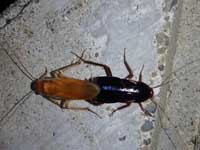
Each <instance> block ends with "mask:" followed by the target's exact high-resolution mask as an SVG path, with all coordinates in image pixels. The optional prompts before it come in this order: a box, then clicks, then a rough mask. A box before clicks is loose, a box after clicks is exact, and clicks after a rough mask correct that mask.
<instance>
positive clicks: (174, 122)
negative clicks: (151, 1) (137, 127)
mask: <svg viewBox="0 0 200 150" xmlns="http://www.w3.org/2000/svg"><path fill="white" fill-rule="evenodd" d="M166 6H167V5H166ZM199 6H200V2H199V1H198V0H196V1H187V0H179V1H178V3H177V6H176V9H173V11H174V12H175V15H174V20H173V22H171V23H170V22H169V26H168V27H169V29H170V34H169V35H170V36H169V44H168V46H167V45H166V47H167V50H168V54H167V55H166V58H167V60H168V61H167V62H166V72H165V74H164V76H166V77H167V76H168V75H170V74H172V73H173V72H175V74H173V77H172V78H174V79H176V80H174V81H173V82H172V83H171V84H170V85H168V86H165V87H162V88H161V92H160V95H161V96H160V98H161V105H163V106H165V110H166V113H165V114H163V113H161V118H162V119H160V118H159V117H157V122H156V130H155V132H154V136H153V138H152V139H153V140H152V143H153V144H152V147H151V149H158V150H161V149H162V150H174V149H177V150H199V149H200V146H199V144H200V143H199V134H200V132H199V129H200V128H199V125H200V123H199V121H200V118H199V116H200V111H199V108H200V106H199V101H200V98H199V97H200V94H199V88H200V86H199V84H200V80H199V76H200V73H199V71H200V70H199V64H200V60H199V59H200V57H199V56H200V50H199V32H200V26H199V21H200V19H199V15H200V14H199V10H200V9H199V8H200V7H199ZM166 10H169V6H167V7H166V9H165V11H166ZM180 68H181V69H180ZM166 114H167V116H169V118H170V122H169V120H167V119H166ZM161 120H162V124H163V127H164V128H165V130H163V129H162V128H160V121H161ZM164 131H165V132H164ZM167 135H168V136H169V137H170V138H169V137H168V136H167Z"/></svg>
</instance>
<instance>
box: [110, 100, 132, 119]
mask: <svg viewBox="0 0 200 150" xmlns="http://www.w3.org/2000/svg"><path fill="white" fill-rule="evenodd" d="M130 105H131V103H130V102H127V103H126V104H125V105H122V106H120V107H118V108H117V109H115V110H113V111H112V113H110V115H109V116H110V117H111V116H113V114H114V113H115V112H116V111H118V110H122V109H124V108H127V107H129V106H130Z"/></svg>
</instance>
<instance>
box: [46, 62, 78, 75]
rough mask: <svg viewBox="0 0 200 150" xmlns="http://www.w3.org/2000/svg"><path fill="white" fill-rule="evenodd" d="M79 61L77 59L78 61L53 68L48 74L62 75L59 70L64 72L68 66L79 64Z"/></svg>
mask: <svg viewBox="0 0 200 150" xmlns="http://www.w3.org/2000/svg"><path fill="white" fill-rule="evenodd" d="M80 63H81V61H80V60H78V61H76V62H74V63H71V64H69V65H67V66H64V67H61V68H58V69H56V70H53V71H51V72H50V74H51V76H52V77H58V76H62V73H61V72H64V71H66V70H67V69H69V68H72V67H75V66H77V65H79V64H80Z"/></svg>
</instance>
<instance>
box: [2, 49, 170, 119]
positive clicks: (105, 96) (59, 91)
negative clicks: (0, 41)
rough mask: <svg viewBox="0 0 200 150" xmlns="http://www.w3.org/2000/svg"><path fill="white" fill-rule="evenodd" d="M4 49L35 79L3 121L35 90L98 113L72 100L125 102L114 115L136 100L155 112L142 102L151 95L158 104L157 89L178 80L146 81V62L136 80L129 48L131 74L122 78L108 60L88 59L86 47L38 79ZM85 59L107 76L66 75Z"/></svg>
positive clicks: (62, 103)
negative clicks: (74, 60) (158, 83)
mask: <svg viewBox="0 0 200 150" xmlns="http://www.w3.org/2000/svg"><path fill="white" fill-rule="evenodd" d="M4 51H5V53H6V54H7V55H8V57H9V58H10V59H11V61H12V62H13V63H14V64H15V65H16V66H17V67H18V68H19V70H20V71H21V72H23V74H24V75H25V76H26V77H27V78H29V79H30V80H32V82H31V84H30V88H31V91H30V92H28V93H27V94H26V95H25V96H23V97H22V98H21V99H20V100H19V101H18V102H17V103H16V104H15V105H14V106H13V107H12V108H11V109H10V111H8V112H7V113H6V114H5V115H4V116H3V117H2V119H1V120H0V122H2V121H3V120H4V119H5V118H6V117H7V116H8V115H9V113H10V112H12V111H13V110H14V109H15V107H16V106H17V105H19V104H20V103H22V102H23V101H25V100H26V99H28V97H29V96H30V95H31V94H32V93H33V92H34V93H35V94H36V95H41V96H42V97H44V98H46V99H47V100H49V101H50V102H52V103H53V104H55V105H57V106H59V107H60V108H61V109H72V110H82V111H89V112H91V113H93V114H95V115H97V116H98V117H100V116H99V115H98V114H97V113H96V112H94V111H93V110H91V109H90V108H88V107H71V106H69V103H70V102H71V101H72V100H85V101H87V102H88V103H90V104H92V105H94V106H99V105H102V104H106V103H123V104H124V105H122V106H120V107H118V108H116V109H115V110H113V111H112V113H111V114H110V116H112V115H113V114H114V113H115V112H117V111H118V110H122V109H124V108H127V107H129V106H130V105H131V104H132V103H138V104H139V106H140V108H141V110H142V111H143V112H144V114H145V115H148V116H152V114H151V113H150V112H148V111H147V110H145V109H144V107H143V105H142V102H145V101H147V100H148V99H150V100H151V101H152V102H153V103H154V104H155V105H156V106H157V103H156V102H155V101H154V100H153V96H154V91H153V89H154V88H158V87H160V86H162V85H165V84H168V83H169V82H171V81H172V80H174V79H172V80H168V81H164V82H162V83H161V84H160V85H157V86H154V87H150V86H149V85H148V84H146V83H144V82H143V81H142V71H143V69H144V65H143V66H142V69H141V71H140V73H139V79H138V81H135V80H132V78H133V72H132V70H131V68H130V66H129V64H128V62H127V61H126V49H124V55H123V61H124V65H125V67H126V69H127V71H128V75H127V76H126V77H125V78H118V77H115V76H113V75H112V71H111V69H110V67H109V66H107V65H105V64H101V63H96V62H93V61H89V60H85V59H84V58H83V56H84V52H85V51H83V52H82V55H81V56H79V55H77V54H76V53H74V52H71V53H72V54H73V55H75V56H76V57H77V58H78V60H77V61H76V62H74V63H71V64H69V65H67V66H64V67H61V68H59V69H56V70H54V71H51V72H50V77H48V76H47V68H45V72H44V73H43V74H42V75H41V76H40V77H39V78H38V79H36V78H34V77H33V76H32V75H31V73H29V71H28V70H27V69H26V68H25V67H24V65H23V64H22V63H21V62H20V61H19V63H20V65H21V67H20V66H19V65H18V63H17V62H16V61H15V60H14V59H13V58H12V56H11V55H10V54H9V53H8V51H7V50H6V49H4ZM81 62H83V63H86V64H90V65H93V66H98V67H101V68H103V69H104V71H105V73H106V76H97V77H92V78H89V79H85V80H80V79H75V78H71V77H66V76H65V75H64V74H63V72H64V71H66V70H68V69H69V68H72V67H74V66H77V65H79V64H81ZM167 79H168V78H167ZM159 107H160V106H159ZM161 110H162V109H161ZM100 118H101V117H100Z"/></svg>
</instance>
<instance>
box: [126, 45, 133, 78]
mask: <svg viewBox="0 0 200 150" xmlns="http://www.w3.org/2000/svg"><path fill="white" fill-rule="evenodd" d="M124 65H125V66H126V69H127V71H128V73H129V74H128V75H127V76H126V77H125V79H131V78H133V71H132V70H131V67H130V66H129V64H128V62H127V61H126V48H124Z"/></svg>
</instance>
